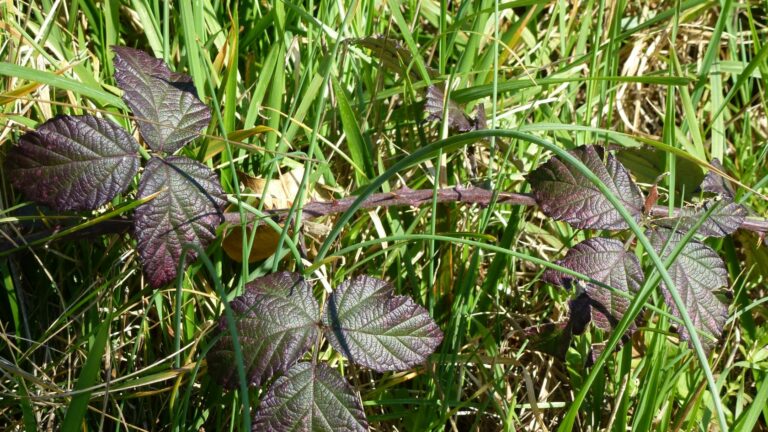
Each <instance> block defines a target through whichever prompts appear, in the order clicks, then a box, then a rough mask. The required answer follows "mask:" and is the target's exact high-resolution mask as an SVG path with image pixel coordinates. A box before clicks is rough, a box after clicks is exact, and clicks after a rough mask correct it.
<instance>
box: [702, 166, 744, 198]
mask: <svg viewBox="0 0 768 432" xmlns="http://www.w3.org/2000/svg"><path fill="white" fill-rule="evenodd" d="M711 165H712V166H713V167H715V168H717V169H719V170H720V171H722V172H725V168H723V164H721V163H720V160H719V159H712V162H711ZM700 188H701V190H702V191H704V192H711V193H715V194H718V195H722V196H723V197H725V198H731V199H732V198H733V197H734V195H735V194H734V191H733V187H732V186H731V184H730V183H728V181H727V180H726V179H725V178H723V177H720V174H717V173H716V172H714V171H709V172H708V173H707V174H706V175H705V176H704V180H703V181H702V182H701V186H700Z"/></svg>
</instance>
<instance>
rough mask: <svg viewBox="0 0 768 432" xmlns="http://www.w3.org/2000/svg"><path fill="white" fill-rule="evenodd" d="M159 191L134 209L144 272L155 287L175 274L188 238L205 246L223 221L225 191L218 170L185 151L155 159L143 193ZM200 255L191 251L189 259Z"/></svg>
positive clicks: (146, 173) (142, 195)
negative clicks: (214, 170) (188, 156)
mask: <svg viewBox="0 0 768 432" xmlns="http://www.w3.org/2000/svg"><path fill="white" fill-rule="evenodd" d="M154 193H158V195H157V196H156V197H155V198H154V199H152V200H151V201H149V202H147V203H146V204H143V205H141V206H139V207H138V208H137V209H136V222H135V223H136V226H135V229H136V238H138V249H139V255H140V256H141V261H142V263H143V265H144V272H145V273H146V274H147V277H148V278H149V282H150V284H151V285H152V286H154V287H160V286H163V285H165V284H166V283H168V282H170V281H172V280H173V279H174V278H175V277H176V271H177V267H178V265H179V259H180V258H181V252H182V248H183V246H184V245H185V244H187V243H192V244H197V245H200V246H202V247H206V246H207V245H208V244H209V243H210V242H211V240H213V239H214V238H215V237H216V227H217V226H219V224H220V223H221V222H222V219H223V216H222V210H221V208H222V206H223V205H224V204H225V201H224V198H223V196H224V192H223V191H222V189H221V185H220V184H219V179H218V178H217V177H216V173H214V172H213V171H211V169H210V168H208V167H207V166H205V165H203V164H201V163H199V162H196V161H194V160H192V159H190V158H187V157H183V156H171V157H169V158H167V159H165V160H163V159H160V158H156V157H155V158H152V159H150V160H149V163H147V166H146V168H145V170H144V175H143V176H142V178H141V184H140V185H139V198H140V199H141V198H146V197H148V196H150V195H152V194H154ZM195 258H197V252H195V251H194V250H191V251H189V252H188V253H187V259H186V262H187V263H190V262H192V261H194V260H195Z"/></svg>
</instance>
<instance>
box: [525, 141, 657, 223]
mask: <svg viewBox="0 0 768 432" xmlns="http://www.w3.org/2000/svg"><path fill="white" fill-rule="evenodd" d="M569 153H571V154H572V155H573V156H575V157H576V158H578V159H579V160H581V162H583V163H584V164H585V165H586V166H587V167H588V168H589V169H590V170H591V171H592V172H593V173H594V174H595V175H596V176H597V177H599V178H600V180H602V182H603V183H605V185H606V186H607V187H608V189H610V190H611V192H612V193H613V194H614V195H616V197H617V198H619V200H621V202H622V204H624V207H626V209H627V210H628V211H629V213H630V214H631V215H632V217H633V218H634V219H635V220H639V219H640V216H641V215H642V211H643V198H642V195H641V194H640V190H639V189H638V188H637V185H636V184H635V182H634V181H633V180H632V178H631V177H630V176H629V172H628V171H627V170H626V168H624V166H623V165H622V164H621V163H620V162H619V161H618V160H617V159H616V157H615V156H614V155H613V154H610V153H607V154H605V153H606V152H605V151H604V149H603V148H602V147H599V146H581V147H578V148H576V149H573V150H571V151H570V152H569ZM528 181H529V182H530V183H531V186H532V188H533V196H534V198H536V201H537V202H538V203H539V206H540V207H541V210H542V211H543V212H544V214H546V215H547V216H549V217H552V218H554V219H557V220H563V221H566V222H568V223H569V224H571V225H572V226H574V227H576V228H585V229H604V230H621V229H626V228H627V227H628V226H627V223H626V221H624V219H623V218H622V217H621V215H620V214H619V212H618V211H617V210H616V209H615V208H614V207H613V205H612V204H611V203H610V201H608V199H607V198H606V197H605V196H603V194H602V193H601V192H600V190H599V189H597V187H596V186H595V185H594V184H592V182H591V181H589V179H588V178H587V177H585V176H584V175H583V174H581V173H580V172H579V171H578V170H577V169H576V167H574V166H572V165H570V164H567V163H565V162H563V161H561V160H560V159H559V158H557V157H553V158H551V159H550V160H549V161H547V162H546V163H545V164H543V165H542V166H540V167H539V168H538V169H536V170H535V171H533V172H532V173H530V174H529V175H528Z"/></svg>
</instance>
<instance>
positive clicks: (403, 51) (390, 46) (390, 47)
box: [349, 36, 438, 81]
mask: <svg viewBox="0 0 768 432" xmlns="http://www.w3.org/2000/svg"><path fill="white" fill-rule="evenodd" d="M349 42H350V43H352V44H355V45H358V46H362V47H365V48H368V49H369V50H371V53H372V54H373V55H374V56H375V57H376V58H378V59H379V60H381V63H382V65H383V66H384V67H385V68H387V69H389V70H390V71H392V72H395V73H399V74H401V75H405V74H406V73H408V72H410V74H411V78H412V79H414V80H417V81H418V80H421V75H419V72H418V70H417V69H416V66H415V64H414V62H413V54H412V53H411V50H409V49H408V48H406V47H405V46H403V44H402V43H400V41H398V40H397V39H393V38H390V37H387V36H370V37H366V38H358V39H350V40H349ZM427 73H429V76H431V77H436V76H437V75H438V72H437V71H436V70H435V69H432V68H430V67H427Z"/></svg>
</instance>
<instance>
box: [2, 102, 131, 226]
mask: <svg viewBox="0 0 768 432" xmlns="http://www.w3.org/2000/svg"><path fill="white" fill-rule="evenodd" d="M138 151H139V145H138V143H137V142H136V140H134V139H133V137H131V136H130V135H129V134H128V133H127V132H126V131H125V130H124V129H123V128H121V127H120V126H118V125H116V124H115V123H112V122H111V121H109V120H104V119H100V118H97V117H93V116H89V115H84V116H59V117H55V118H53V119H51V120H48V121H47V122H45V123H43V124H42V125H40V126H39V127H38V128H37V130H36V131H34V132H29V133H26V134H24V135H23V136H22V137H21V139H19V145H18V146H16V147H13V148H11V150H10V151H9V153H8V159H7V161H6V163H7V168H8V178H9V179H10V180H11V183H13V185H14V186H16V187H17V188H19V189H21V190H22V191H23V192H24V194H25V196H26V197H27V198H29V199H31V200H33V201H36V202H39V203H42V204H46V205H48V206H50V207H51V208H53V209H55V210H60V211H63V210H92V209H95V208H97V207H99V206H100V205H102V204H104V203H107V202H109V201H111V200H112V198H114V197H115V196H117V194H119V193H120V192H122V191H123V190H125V188H127V187H128V185H129V184H130V183H131V179H133V176H135V175H136V172H137V171H138V170H139V155H138Z"/></svg>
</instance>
